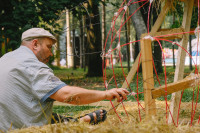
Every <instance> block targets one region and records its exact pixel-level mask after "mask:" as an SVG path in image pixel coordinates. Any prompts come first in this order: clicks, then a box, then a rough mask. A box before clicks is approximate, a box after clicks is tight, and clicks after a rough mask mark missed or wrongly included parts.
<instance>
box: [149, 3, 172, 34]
mask: <svg viewBox="0 0 200 133" xmlns="http://www.w3.org/2000/svg"><path fill="white" fill-rule="evenodd" d="M170 5H171V0H167V1H166V3H165V6H164V7H163V8H162V10H161V12H160V14H159V15H158V18H157V20H156V22H155V23H154V25H153V27H152V29H151V32H150V36H152V35H153V34H155V33H156V32H157V31H158V30H159V29H160V26H161V24H162V23H163V20H164V18H165V15H166V14H167V13H168V11H169V9H170V8H171V6H170Z"/></svg>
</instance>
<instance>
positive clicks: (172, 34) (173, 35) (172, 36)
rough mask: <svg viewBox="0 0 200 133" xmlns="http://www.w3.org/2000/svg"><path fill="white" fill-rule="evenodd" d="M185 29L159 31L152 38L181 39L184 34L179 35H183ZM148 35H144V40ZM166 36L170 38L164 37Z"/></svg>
mask: <svg viewBox="0 0 200 133" xmlns="http://www.w3.org/2000/svg"><path fill="white" fill-rule="evenodd" d="M183 32H184V29H183V28H174V29H159V30H158V32H155V33H154V34H153V33H152V34H151V36H152V37H159V36H161V37H159V38H162V39H167V40H171V39H176V38H177V39H181V38H182V37H183V34H177V33H183ZM147 35H148V33H145V34H142V38H143V37H145V36H147ZM164 35H169V36H164Z"/></svg>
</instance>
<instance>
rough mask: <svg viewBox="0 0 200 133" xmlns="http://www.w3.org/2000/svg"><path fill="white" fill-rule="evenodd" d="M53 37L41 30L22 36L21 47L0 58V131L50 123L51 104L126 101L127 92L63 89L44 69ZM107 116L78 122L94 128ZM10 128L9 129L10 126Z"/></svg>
mask: <svg viewBox="0 0 200 133" xmlns="http://www.w3.org/2000/svg"><path fill="white" fill-rule="evenodd" d="M55 42H56V39H55V37H54V36H53V35H52V34H51V33H49V32H48V31H46V30H44V29H42V28H31V29H29V30H27V31H25V32H24V33H23V34H22V43H21V46H20V47H19V48H18V49H17V50H15V51H12V52H10V53H7V54H5V55H4V56H3V57H2V58H0V130H2V131H7V130H8V129H9V128H10V127H12V128H11V129H16V128H24V127H29V126H42V125H44V124H48V123H51V119H52V106H53V101H55V100H56V101H60V102H65V103H69V104H75V105H82V104H89V103H92V102H97V101H101V100H104V99H107V100H112V99H114V98H117V100H118V101H120V100H121V99H122V98H123V99H127V97H126V95H127V94H128V91H127V90H126V89H123V88H120V89H116V88H114V89H111V90H108V91H97V90H87V89H84V88H80V87H74V86H69V85H66V84H65V83H64V82H62V81H61V80H60V79H59V78H57V77H56V76H55V75H54V74H53V71H52V70H51V69H50V68H49V67H48V66H47V65H46V63H47V62H48V61H49V58H50V56H52V55H53V54H52V45H53V44H54V43H55ZM105 114H106V112H105V111H104V110H99V111H97V112H93V113H90V114H88V115H86V116H84V117H82V118H80V121H85V122H90V123H93V124H96V123H97V121H98V122H99V121H103V120H104V119H105ZM11 125H12V126H11Z"/></svg>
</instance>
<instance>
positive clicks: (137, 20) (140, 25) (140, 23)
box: [129, 0, 147, 72]
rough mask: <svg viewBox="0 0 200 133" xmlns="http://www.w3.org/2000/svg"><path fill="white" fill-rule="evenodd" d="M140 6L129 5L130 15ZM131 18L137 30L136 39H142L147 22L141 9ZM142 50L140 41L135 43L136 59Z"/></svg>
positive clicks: (145, 31)
mask: <svg viewBox="0 0 200 133" xmlns="http://www.w3.org/2000/svg"><path fill="white" fill-rule="evenodd" d="M132 2H137V0H132ZM138 8H139V4H138V3H135V4H132V5H130V6H129V15H132V14H133V13H134V12H135V11H136V10H137V9H138ZM131 20H132V22H133V26H134V28H135V31H136V40H140V37H141V35H142V34H144V33H147V28H146V25H145V22H144V20H143V18H142V14H141V11H140V10H138V11H137V12H136V13H135V14H134V15H132V17H131ZM139 52H140V43H139V42H137V43H135V50H134V60H135V59H136V58H137V56H138V54H139ZM141 66H142V65H140V68H139V71H140V72H141V71H142V67H141Z"/></svg>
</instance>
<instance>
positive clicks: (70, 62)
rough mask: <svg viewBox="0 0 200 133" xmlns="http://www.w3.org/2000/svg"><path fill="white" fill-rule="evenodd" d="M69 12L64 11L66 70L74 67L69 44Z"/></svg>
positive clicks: (71, 49) (71, 48)
mask: <svg viewBox="0 0 200 133" xmlns="http://www.w3.org/2000/svg"><path fill="white" fill-rule="evenodd" d="M69 15H70V12H69V10H66V27H67V28H66V29H67V30H66V31H67V33H66V35H67V36H66V37H67V39H66V40H67V41H66V42H67V43H66V45H67V46H66V51H67V52H66V65H67V67H68V68H73V67H74V59H73V47H72V44H71V30H70V16H69Z"/></svg>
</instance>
